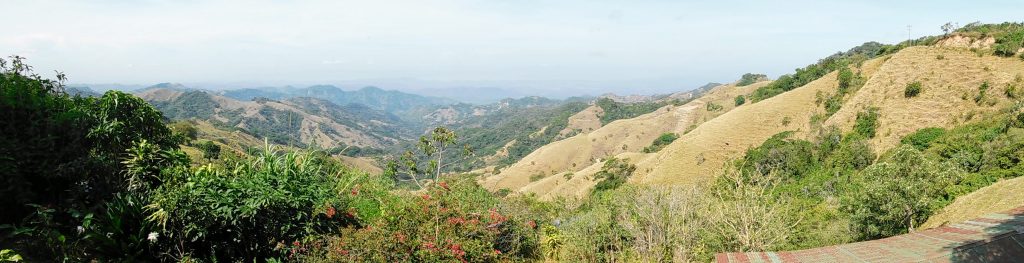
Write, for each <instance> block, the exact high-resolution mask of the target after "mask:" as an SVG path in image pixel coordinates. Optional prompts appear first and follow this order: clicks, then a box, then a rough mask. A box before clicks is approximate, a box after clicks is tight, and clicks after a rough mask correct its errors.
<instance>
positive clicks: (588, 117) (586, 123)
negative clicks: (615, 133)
mask: <svg viewBox="0 0 1024 263" xmlns="http://www.w3.org/2000/svg"><path fill="white" fill-rule="evenodd" d="M601 114H604V109H602V108H601V107H599V106H597V105H590V107H587V108H586V109H584V110H583V111H580V112H577V113H576V114H573V115H572V116H571V117H569V124H568V125H566V126H565V129H562V130H561V131H559V132H558V135H559V136H568V135H570V134H573V132H576V131H579V132H580V133H587V132H592V131H594V130H597V129H599V128H601Z"/></svg>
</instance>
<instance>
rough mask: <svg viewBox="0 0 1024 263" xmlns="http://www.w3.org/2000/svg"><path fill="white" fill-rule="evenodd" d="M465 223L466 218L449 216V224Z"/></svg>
mask: <svg viewBox="0 0 1024 263" xmlns="http://www.w3.org/2000/svg"><path fill="white" fill-rule="evenodd" d="M463 223H466V220H465V219H462V218H461V217H450V218H448V224H449V225H458V224H463Z"/></svg>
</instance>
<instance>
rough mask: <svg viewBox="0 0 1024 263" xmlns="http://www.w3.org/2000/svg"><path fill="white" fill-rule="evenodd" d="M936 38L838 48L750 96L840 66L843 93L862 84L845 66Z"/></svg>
mask: <svg viewBox="0 0 1024 263" xmlns="http://www.w3.org/2000/svg"><path fill="white" fill-rule="evenodd" d="M936 41H938V37H922V38H920V39H916V40H908V41H904V42H902V43H899V44H896V45H887V44H881V43H878V42H867V43H864V44H862V45H860V46H857V47H854V48H852V49H850V50H848V51H846V52H839V53H836V54H834V55H831V56H828V57H826V58H824V59H821V60H819V61H818V62H817V63H814V64H811V65H808V66H806V67H803V68H798V69H796V72H794V73H793V74H788V75H782V76H781V77H779V78H778V79H776V80H775V81H773V82H772V83H771V84H768V85H766V86H764V87H761V88H758V89H757V90H755V91H754V92H753V93H751V94H750V100H751V101H753V102H758V101H762V100H765V99H767V98H771V97H774V96H775V95H779V94H782V93H783V92H786V91H790V90H793V89H795V88H798V87H801V86H803V85H806V84H807V83H810V82H811V81H814V80H816V79H818V78H821V77H822V76H825V74H828V73H830V72H832V71H836V70H840V72H839V82H840V94H844V93H845V92H847V90H848V89H849V87H851V86H857V85H862V84H863V83H860V84H857V80H856V78H857V76H856V74H854V73H853V72H850V71H848V70H849V69H848V67H849V66H856V65H859V64H860V63H862V62H864V61H866V60H869V59H872V58H876V57H880V56H884V55H888V54H893V53H896V52H897V51H900V50H902V49H903V48H906V47H909V46H926V45H931V44H934V43H935V42H936ZM844 69H845V70H847V71H846V72H843V71H842V70H844ZM844 95H845V94H844Z"/></svg>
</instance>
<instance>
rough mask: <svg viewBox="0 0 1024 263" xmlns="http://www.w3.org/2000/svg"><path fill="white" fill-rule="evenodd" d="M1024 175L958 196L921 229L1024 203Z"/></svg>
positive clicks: (1004, 209) (979, 215) (1007, 208)
mask: <svg viewBox="0 0 1024 263" xmlns="http://www.w3.org/2000/svg"><path fill="white" fill-rule="evenodd" d="M1021 189H1024V177H1017V178H1013V179H1009V180H1003V181H999V182H997V183H995V184H992V185H989V186H986V187H985V188H981V189H978V190H976V191H974V192H972V193H970V194H968V195H965V196H961V197H957V198H956V200H955V201H953V203H952V204H949V205H948V206H946V207H945V208H943V209H942V211H939V212H938V213H936V214H934V215H932V216H931V217H929V218H928V221H927V222H925V223H924V224H922V225H921V229H929V228H935V227H939V226H942V225H944V224H947V223H949V222H962V221H965V220H970V219H972V218H977V217H981V216H983V215H986V214H991V213H996V212H1002V211H1006V210H1010V209H1013V208H1017V207H1020V206H1021V205H1024V191H1021Z"/></svg>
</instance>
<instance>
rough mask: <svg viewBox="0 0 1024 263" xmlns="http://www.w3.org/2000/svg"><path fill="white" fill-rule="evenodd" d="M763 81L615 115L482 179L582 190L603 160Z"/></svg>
mask: <svg viewBox="0 0 1024 263" xmlns="http://www.w3.org/2000/svg"><path fill="white" fill-rule="evenodd" d="M765 84H767V82H761V83H757V84H754V85H749V86H744V87H737V86H736V85H732V84H730V85H722V86H718V87H715V88H712V89H710V90H708V91H707V92H706V94H703V96H700V97H699V98H698V99H696V100H693V101H690V102H688V103H686V104H682V105H666V106H663V107H660V108H658V109H657V110H654V111H653V112H650V113H647V114H644V115H640V116H638V117H635V118H630V119H622V120H616V121H612V122H611V123H609V124H607V125H605V126H602V127H600V128H598V129H596V130H593V131H589V132H583V133H580V134H578V135H575V136H572V137H569V138H566V139H563V140H559V141H557V142H553V143H551V144H549V145H546V146H544V147H541V148H539V149H537V150H536V151H534V152H532V153H530V154H529V155H527V156H526V157H524V158H523V159H522V160H520V161H519V162H517V163H515V164H513V165H511V166H509V167H508V168H505V169H502V170H501V171H500V173H498V174H497V175H494V176H491V177H487V178H485V179H483V180H482V182H483V184H484V185H486V186H488V187H489V188H492V189H520V188H523V189H526V191H529V192H534V193H538V194H540V195H542V196H544V195H545V194H547V193H549V192H552V191H557V192H563V193H582V192H585V191H582V192H581V191H578V190H579V189H576V188H577V187H575V186H577V185H587V186H590V185H592V184H593V183H594V182H592V181H590V180H588V179H586V178H587V177H588V175H592V174H593V173H595V172H596V171H598V170H600V166H601V160H603V159H607V158H609V157H614V156H616V155H620V154H628V153H637V152H640V151H642V149H643V148H644V147H647V146H649V145H650V144H651V142H652V141H654V139H655V138H658V137H659V136H661V135H662V134H664V133H676V134H683V133H686V132H687V130H689V129H691V128H692V127H695V126H696V125H698V124H700V123H702V122H705V121H708V120H711V119H714V118H715V117H717V116H719V115H721V114H722V113H723V112H728V111H730V110H732V109H733V108H736V105H735V102H734V100H735V97H736V96H742V95H746V94H748V93H749V92H751V91H752V90H754V89H756V88H758V87H761V86H763V85H765ZM697 91H702V90H701V89H698V90H697ZM684 94H686V95H689V96H690V97H693V96H694V95H693V93H681V94H676V95H674V96H669V97H682V96H684ZM592 111H593V109H592ZM586 112H587V111H584V112H583V113H586ZM589 114H594V113H589ZM595 115H597V114H595ZM577 119H585V117H584V116H581V117H577ZM591 122H593V121H591ZM569 174H572V175H569ZM567 175H569V176H567ZM531 178H532V179H531ZM541 178H542V179H541ZM531 181H535V182H531ZM561 181H568V183H566V185H567V186H569V187H557V185H561V184H563V183H562V182H561ZM563 188H564V189H563ZM584 190H586V188H584Z"/></svg>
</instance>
